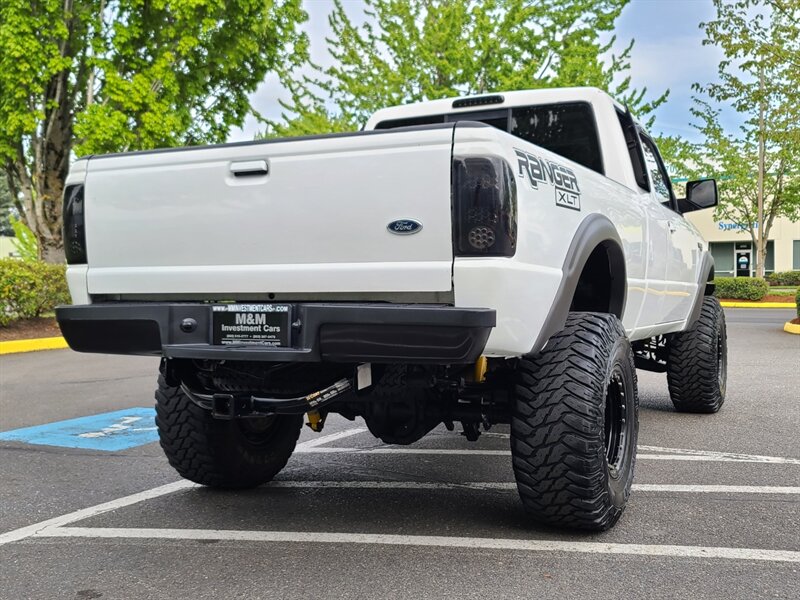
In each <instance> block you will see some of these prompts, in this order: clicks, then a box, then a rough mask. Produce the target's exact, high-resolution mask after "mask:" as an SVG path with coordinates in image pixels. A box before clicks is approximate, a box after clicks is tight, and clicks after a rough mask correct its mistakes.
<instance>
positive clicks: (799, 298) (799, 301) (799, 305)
mask: <svg viewBox="0 0 800 600" xmlns="http://www.w3.org/2000/svg"><path fill="white" fill-rule="evenodd" d="M794 304H795V308H796V309H797V318H798V319H800V288H797V293H796V294H795V295H794Z"/></svg>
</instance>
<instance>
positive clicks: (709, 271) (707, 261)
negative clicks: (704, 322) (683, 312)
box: [685, 250, 714, 329]
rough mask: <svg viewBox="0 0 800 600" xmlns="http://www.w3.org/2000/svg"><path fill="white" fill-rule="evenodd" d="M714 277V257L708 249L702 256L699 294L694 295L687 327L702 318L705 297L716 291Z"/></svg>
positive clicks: (698, 273) (698, 283) (699, 273)
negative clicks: (701, 312)
mask: <svg viewBox="0 0 800 600" xmlns="http://www.w3.org/2000/svg"><path fill="white" fill-rule="evenodd" d="M713 279H714V257H713V256H711V252H709V251H708V250H704V251H703V256H702V257H701V258H700V269H698V271H697V294H696V295H695V297H694V304H692V311H691V312H690V313H689V318H688V319H687V320H686V327H685V329H691V327H692V326H693V325H694V324H695V323H696V322H697V319H699V318H700V311H702V309H703V298H705V297H706V296H711V295H712V294H713V293H714V284H713V283H711V282H712V281H713Z"/></svg>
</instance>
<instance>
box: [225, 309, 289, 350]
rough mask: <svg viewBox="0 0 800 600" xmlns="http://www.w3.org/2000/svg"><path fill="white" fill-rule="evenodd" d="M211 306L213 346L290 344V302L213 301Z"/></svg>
mask: <svg viewBox="0 0 800 600" xmlns="http://www.w3.org/2000/svg"><path fill="white" fill-rule="evenodd" d="M211 310H212V319H211V321H212V323H211V332H212V333H211V343H212V344H214V345H215V346H266V347H271V348H287V347H289V346H290V345H291V327H292V306H291V305H290V304H262V303H236V304H215V305H214V306H213V307H212V309H211Z"/></svg>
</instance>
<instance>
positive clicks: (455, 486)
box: [266, 480, 800, 495]
mask: <svg viewBox="0 0 800 600" xmlns="http://www.w3.org/2000/svg"><path fill="white" fill-rule="evenodd" d="M266 487H271V488H311V489H371V490H405V489H408V490H464V489H468V490H497V491H507V490H516V489H517V484H516V483H514V482H506V481H497V482H494V481H486V482H484V481H466V482H444V481H442V482H428V481H285V480H283V481H273V482H272V483H269V484H267V486H266ZM633 489H634V491H640V492H677V493H684V494H773V495H781V494H788V495H800V486H774V485H682V484H677V485H673V484H660V483H634V484H633Z"/></svg>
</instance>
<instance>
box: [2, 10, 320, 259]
mask: <svg viewBox="0 0 800 600" xmlns="http://www.w3.org/2000/svg"><path fill="white" fill-rule="evenodd" d="M306 18H307V17H306V14H305V12H304V11H303V10H302V8H301V0H38V1H37V2H31V1H30V0H2V3H0V166H2V168H3V170H4V171H5V174H6V175H7V178H8V182H9V184H10V187H11V192H12V196H13V197H14V198H15V203H16V205H17V209H18V210H19V212H20V214H21V216H22V218H23V220H24V221H25V223H26V224H27V225H28V226H29V227H30V228H31V229H32V230H33V232H34V233H35V235H36V237H37V239H38V242H39V249H40V255H41V257H42V258H43V259H45V260H47V261H51V262H58V261H61V260H63V243H62V239H61V195H62V191H63V187H64V180H65V177H66V174H67V171H68V168H69V162H70V159H71V157H72V156H73V155H74V154H78V155H83V154H91V153H101V152H113V151H122V150H138V149H148V148H156V147H162V146H172V145H181V144H198V143H213V142H221V141H224V140H225V138H226V136H227V133H228V131H229V129H230V128H231V127H232V126H237V125H241V124H242V122H243V121H244V118H245V117H246V116H247V115H248V114H250V113H251V112H252V109H251V106H250V103H249V100H248V94H249V93H250V92H252V91H254V90H255V88H256V86H257V85H258V84H259V83H261V82H262V81H263V80H264V77H265V75H266V74H267V73H268V72H270V71H278V72H279V73H280V72H283V70H284V69H289V68H291V67H293V66H294V65H297V64H300V63H301V62H302V61H304V60H305V58H306V57H307V39H306V37H305V35H304V34H302V33H300V32H299V31H298V29H297V24H298V23H300V22H302V21H304V20H305V19H306ZM16 199H18V200H16Z"/></svg>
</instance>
